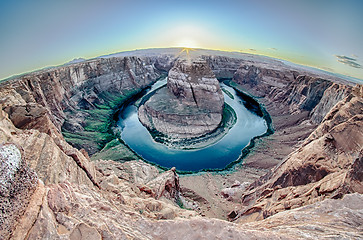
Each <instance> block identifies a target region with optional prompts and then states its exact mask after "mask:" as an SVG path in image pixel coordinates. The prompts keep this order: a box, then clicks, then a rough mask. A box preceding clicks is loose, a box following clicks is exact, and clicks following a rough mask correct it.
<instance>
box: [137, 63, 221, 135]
mask: <svg viewBox="0 0 363 240" xmlns="http://www.w3.org/2000/svg"><path fill="white" fill-rule="evenodd" d="M223 107H224V98H223V94H222V90H221V88H220V86H219V82H218V80H217V79H216V78H215V76H214V74H213V72H212V70H211V69H210V68H209V66H208V65H207V63H206V62H204V61H200V60H193V61H192V62H189V61H187V60H178V61H177V62H176V63H175V64H174V66H173V67H172V68H171V69H170V71H169V73H168V79H167V88H162V89H159V90H157V91H156V92H155V93H154V94H153V96H151V97H150V98H149V99H147V101H146V102H145V103H144V104H142V105H141V106H140V107H139V111H138V116H139V119H140V121H141V123H142V124H143V125H144V126H146V127H147V128H148V129H149V130H150V131H157V132H158V133H161V134H162V135H164V136H165V137H164V138H165V140H169V139H168V138H171V139H170V140H169V141H173V140H172V139H187V138H198V137H201V136H203V135H206V134H208V133H210V132H212V131H214V130H215V129H216V128H217V127H218V126H219V124H220V123H221V121H222V113H223Z"/></svg>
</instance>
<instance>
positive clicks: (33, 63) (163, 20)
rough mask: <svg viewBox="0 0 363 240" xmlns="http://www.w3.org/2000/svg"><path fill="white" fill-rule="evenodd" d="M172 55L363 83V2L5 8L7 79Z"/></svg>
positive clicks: (24, 3)
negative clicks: (209, 53)
mask: <svg viewBox="0 0 363 240" xmlns="http://www.w3.org/2000/svg"><path fill="white" fill-rule="evenodd" d="M166 47H192V48H205V49H217V50H225V51H239V52H246V53H253V54H260V55H266V56H270V57H274V58H279V59H284V60H288V61H291V62H294V63H297V64H302V65H307V66H312V67H316V68H320V69H323V70H326V71H329V72H334V73H340V74H344V75H347V76H352V77H356V78H360V79H363V1H360V0H320V1H319V0H294V1H292V0H274V1H273V0H254V1H243V0H239V1H237V0H223V1H222V0H218V1H214V0H208V1H199V0H192V1H189V0H184V1H173V0H168V1H161V0H152V1H150V0H130V1H116V0H103V1H101V0H78V1H77V0H62V1H55V0H54V1H53V0H17V1H11V0H10V1H7V0H2V1H0V79H3V78H6V77H9V76H12V75H15V74H21V73H24V72H29V71H32V70H35V69H40V68H43V67H47V66H55V65H60V64H63V63H65V62H68V61H70V60H72V59H74V58H79V57H82V58H87V59H88V58H93V57H97V56H100V55H105V54H111V53H116V52H122V51H127V50H134V49H145V48H166Z"/></svg>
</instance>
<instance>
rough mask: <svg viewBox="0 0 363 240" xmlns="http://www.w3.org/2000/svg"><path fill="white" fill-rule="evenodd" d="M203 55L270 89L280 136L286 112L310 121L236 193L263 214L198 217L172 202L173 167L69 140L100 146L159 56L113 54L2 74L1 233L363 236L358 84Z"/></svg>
mask: <svg viewBox="0 0 363 240" xmlns="http://www.w3.org/2000/svg"><path fill="white" fill-rule="evenodd" d="M171 59H172V58H167V59H166V58H163V60H160V61H159V62H158V64H159V65H160V66H158V68H160V69H162V68H165V69H168V68H169V67H170V65H168V64H169V63H170V60H171ZM205 59H207V61H209V63H210V66H211V68H212V69H213V71H214V72H215V73H216V74H219V77H228V76H232V74H234V81H235V82H236V83H239V84H240V85H239V87H241V88H244V89H249V90H250V91H251V93H254V94H256V95H257V96H265V98H264V99H260V100H261V101H262V102H263V103H265V104H266V103H268V105H266V107H267V109H272V110H274V111H275V112H273V113H272V117H273V120H276V121H275V123H277V124H278V125H276V128H277V132H276V134H275V135H274V136H273V138H276V139H279V137H281V135H284V134H289V132H288V130H289V131H290V130H291V129H288V130H286V128H284V126H285V125H286V124H285V123H281V122H291V123H294V124H296V123H301V124H302V126H303V128H308V129H309V130H308V131H307V132H308V133H310V132H311V131H313V130H314V131H313V133H312V134H310V135H309V134H307V135H309V136H308V137H307V138H306V139H305V137H304V136H305V135H300V136H299V138H300V137H301V140H295V139H294V140H293V141H292V143H291V145H289V148H288V151H287V150H286V151H285V152H287V153H290V152H291V151H292V149H293V148H296V150H295V151H292V153H291V154H289V155H288V156H286V155H284V156H283V157H285V158H284V159H283V161H281V159H278V161H281V163H280V164H279V165H277V166H276V167H275V168H274V169H273V170H272V171H271V172H270V173H269V174H268V175H266V176H264V177H263V178H261V179H260V180H258V181H257V182H255V183H253V184H252V185H251V186H250V187H249V188H248V190H247V192H245V193H244V196H243V197H242V199H238V202H241V201H242V202H243V204H244V205H245V206H243V207H240V208H239V211H237V210H236V213H237V217H239V221H240V222H246V221H250V220H256V219H263V218H266V217H268V216H269V217H268V218H267V219H264V220H261V221H258V222H251V223H248V224H243V225H242V224H235V223H229V222H226V221H221V220H217V219H210V218H202V217H200V216H196V212H194V211H188V210H185V209H181V208H179V207H178V206H177V205H176V202H179V203H180V201H181V199H182V198H180V182H179V177H178V175H177V174H176V173H175V169H172V170H170V171H166V172H163V173H159V170H158V169H157V168H155V167H153V166H151V165H149V164H146V163H144V162H142V161H129V162H125V163H121V162H114V161H104V160H98V161H96V162H91V161H90V159H89V157H88V154H87V152H86V151H84V150H77V149H76V148H73V147H72V146H70V145H69V144H68V143H67V142H66V141H65V140H64V138H63V134H64V135H65V136H66V137H67V139H68V140H75V139H76V138H75V136H74V135H72V134H75V133H77V134H78V133H81V134H78V135H77V137H78V138H77V139H78V140H79V139H81V140H82V141H80V142H78V143H77V142H75V141H74V142H73V143H74V145H77V144H78V145H77V146H78V147H82V146H83V145H84V146H87V148H88V149H87V150H88V152H90V153H92V151H93V152H97V151H99V149H98V148H97V146H96V145H92V144H93V143H94V142H96V143H97V142H98V141H100V139H101V138H105V134H106V133H107V131H108V129H109V126H108V125H103V120H102V119H107V120H108V119H109V116H112V114H113V111H114V109H115V108H117V106H118V104H120V103H121V102H123V101H124V100H125V98H126V97H125V96H130V95H132V94H134V93H135V91H134V89H135V88H137V89H141V88H143V87H145V86H147V85H149V84H150V83H152V82H153V81H155V80H156V79H157V78H158V77H159V76H160V73H159V72H158V71H157V70H156V69H155V67H154V66H155V63H156V60H157V58H152V59H150V58H147V57H146V58H143V59H140V58H134V57H131V58H109V59H96V60H91V61H85V62H82V63H76V64H73V65H69V66H63V67H59V68H55V69H50V70H44V71H41V72H37V73H34V74H30V75H27V76H24V77H21V78H19V79H15V80H11V81H7V82H2V83H0V87H1V88H0V106H1V109H0V139H1V143H0V144H1V145H0V189H1V191H0V210H1V211H0V238H1V239H9V238H10V239H120V238H121V239H122V238H137V239H150V238H165V239H166V238H181V237H182V238H183V239H188V238H190V239H196V238H198V239H203V238H205V239H211V238H216V237H220V238H226V237H230V238H234V239H238V238H247V239H248V238H252V239H253V238H259V239H271V238H276V239H291V238H294V239H296V238H306V236H308V237H311V238H322V237H326V236H330V237H335V238H358V239H359V238H362V227H361V226H362V219H363V218H362V208H363V207H362V206H361V204H362V194H359V193H363V184H362V181H363V179H362V176H363V173H362V165H363V161H362V159H363V156H362V142H363V132H362V129H363V123H362V120H363V116H362V108H363V101H362V97H363V88H362V86H360V87H357V88H354V89H352V88H351V87H349V86H344V85H342V84H338V83H332V82H328V81H325V80H322V79H319V78H316V77H308V76H306V74H297V72H294V71H291V70H286V68H282V67H281V65H276V67H274V68H272V67H271V66H268V64H261V63H259V64H257V63H256V62H252V61H249V60H248V61H247V60H241V59H234V60H233V61H232V60H229V58H224V57H212V56H208V57H206V58H205ZM246 66H248V68H247V67H246ZM299 75H300V76H299ZM280 114H281V115H283V117H284V118H282V120H281V119H280V118H279V115H280ZM85 119H86V120H85ZM95 119H96V120H97V121H96V122H101V123H102V124H99V125H96V124H95ZM291 119H293V121H292V120H291ZM91 120H94V121H91ZM314 123H321V124H320V125H319V126H318V127H316V125H314ZM62 128H63V132H61V129H62ZM310 129H311V130H310ZM285 130H286V131H287V132H286V133H285V132H283V131H285ZM293 130H294V129H293ZM102 131H106V132H102ZM291 131H292V130H291ZM95 133H102V134H101V135H96V134H95ZM67 134H68V135H67ZM304 134H306V132H305V133H304ZM81 137H82V138H83V139H82V138H81ZM99 137H100V138H99ZM90 139H91V140H90ZM107 140H108V139H107V137H106V138H105V142H107ZM273 141H274V140H273V139H272V140H271V141H270V142H269V143H274V142H273ZM71 142H72V141H71ZM84 142H85V143H84ZM285 143H286V142H283V144H281V142H277V143H276V145H274V146H277V147H279V148H283V146H282V145H285ZM296 143H300V145H298V146H296ZM275 150H276V149H273V150H271V151H270V150H268V151H267V152H266V151H265V152H264V151H261V152H260V153H258V151H256V153H254V154H255V155H254V156H258V157H257V158H258V161H264V160H265V159H266V158H270V157H271V158H272V157H274V156H273V155H278V153H277V152H276V151H275ZM268 154H272V155H268ZM281 156H282V155H281ZM252 158H253V156H252ZM268 160H270V159H268ZM246 161H247V162H246V163H247V164H248V161H250V158H248V159H247V160H246ZM227 175H229V174H227ZM226 177H227V176H226ZM209 185H210V183H206V184H204V185H203V187H204V186H205V188H207V189H208V186H209ZM354 192H355V193H354ZM350 193H353V194H350ZM216 194H217V192H216V193H215V194H214V195H216ZM217 195H218V194H217ZM324 199H325V200H324ZM184 201H187V200H184ZM231 201H232V200H231ZM230 203H231V204H232V202H230ZM276 213H278V214H276ZM160 219H169V221H157V220H160Z"/></svg>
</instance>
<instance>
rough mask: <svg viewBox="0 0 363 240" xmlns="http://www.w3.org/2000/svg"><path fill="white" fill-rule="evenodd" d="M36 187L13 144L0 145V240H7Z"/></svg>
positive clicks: (31, 171)
mask: <svg viewBox="0 0 363 240" xmlns="http://www.w3.org/2000/svg"><path fill="white" fill-rule="evenodd" d="M37 185H38V178H37V175H36V173H35V172H34V171H33V170H31V169H30V168H29V167H28V166H27V164H26V162H25V161H24V159H23V158H22V155H21V152H20V150H19V149H18V147H17V146H15V145H14V144H1V145H0V238H1V239H8V238H9V237H10V236H11V235H12V233H13V230H14V226H16V225H17V224H18V219H19V218H20V217H21V216H22V215H23V214H24V212H25V210H26V208H27V206H28V204H29V200H30V198H31V196H32V195H33V193H34V191H35V189H36V187H37Z"/></svg>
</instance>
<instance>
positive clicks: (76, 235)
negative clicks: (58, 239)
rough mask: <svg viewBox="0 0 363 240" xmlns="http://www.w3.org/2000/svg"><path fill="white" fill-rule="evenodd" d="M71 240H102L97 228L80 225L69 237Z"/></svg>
mask: <svg viewBox="0 0 363 240" xmlns="http://www.w3.org/2000/svg"><path fill="white" fill-rule="evenodd" d="M69 239H70V240H100V239H102V237H101V235H100V234H99V233H98V232H97V230H96V229H95V228H92V227H90V226H88V225H87V224H84V223H80V224H79V225H77V227H75V228H74V229H73V231H72V233H71V235H70V236H69Z"/></svg>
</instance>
